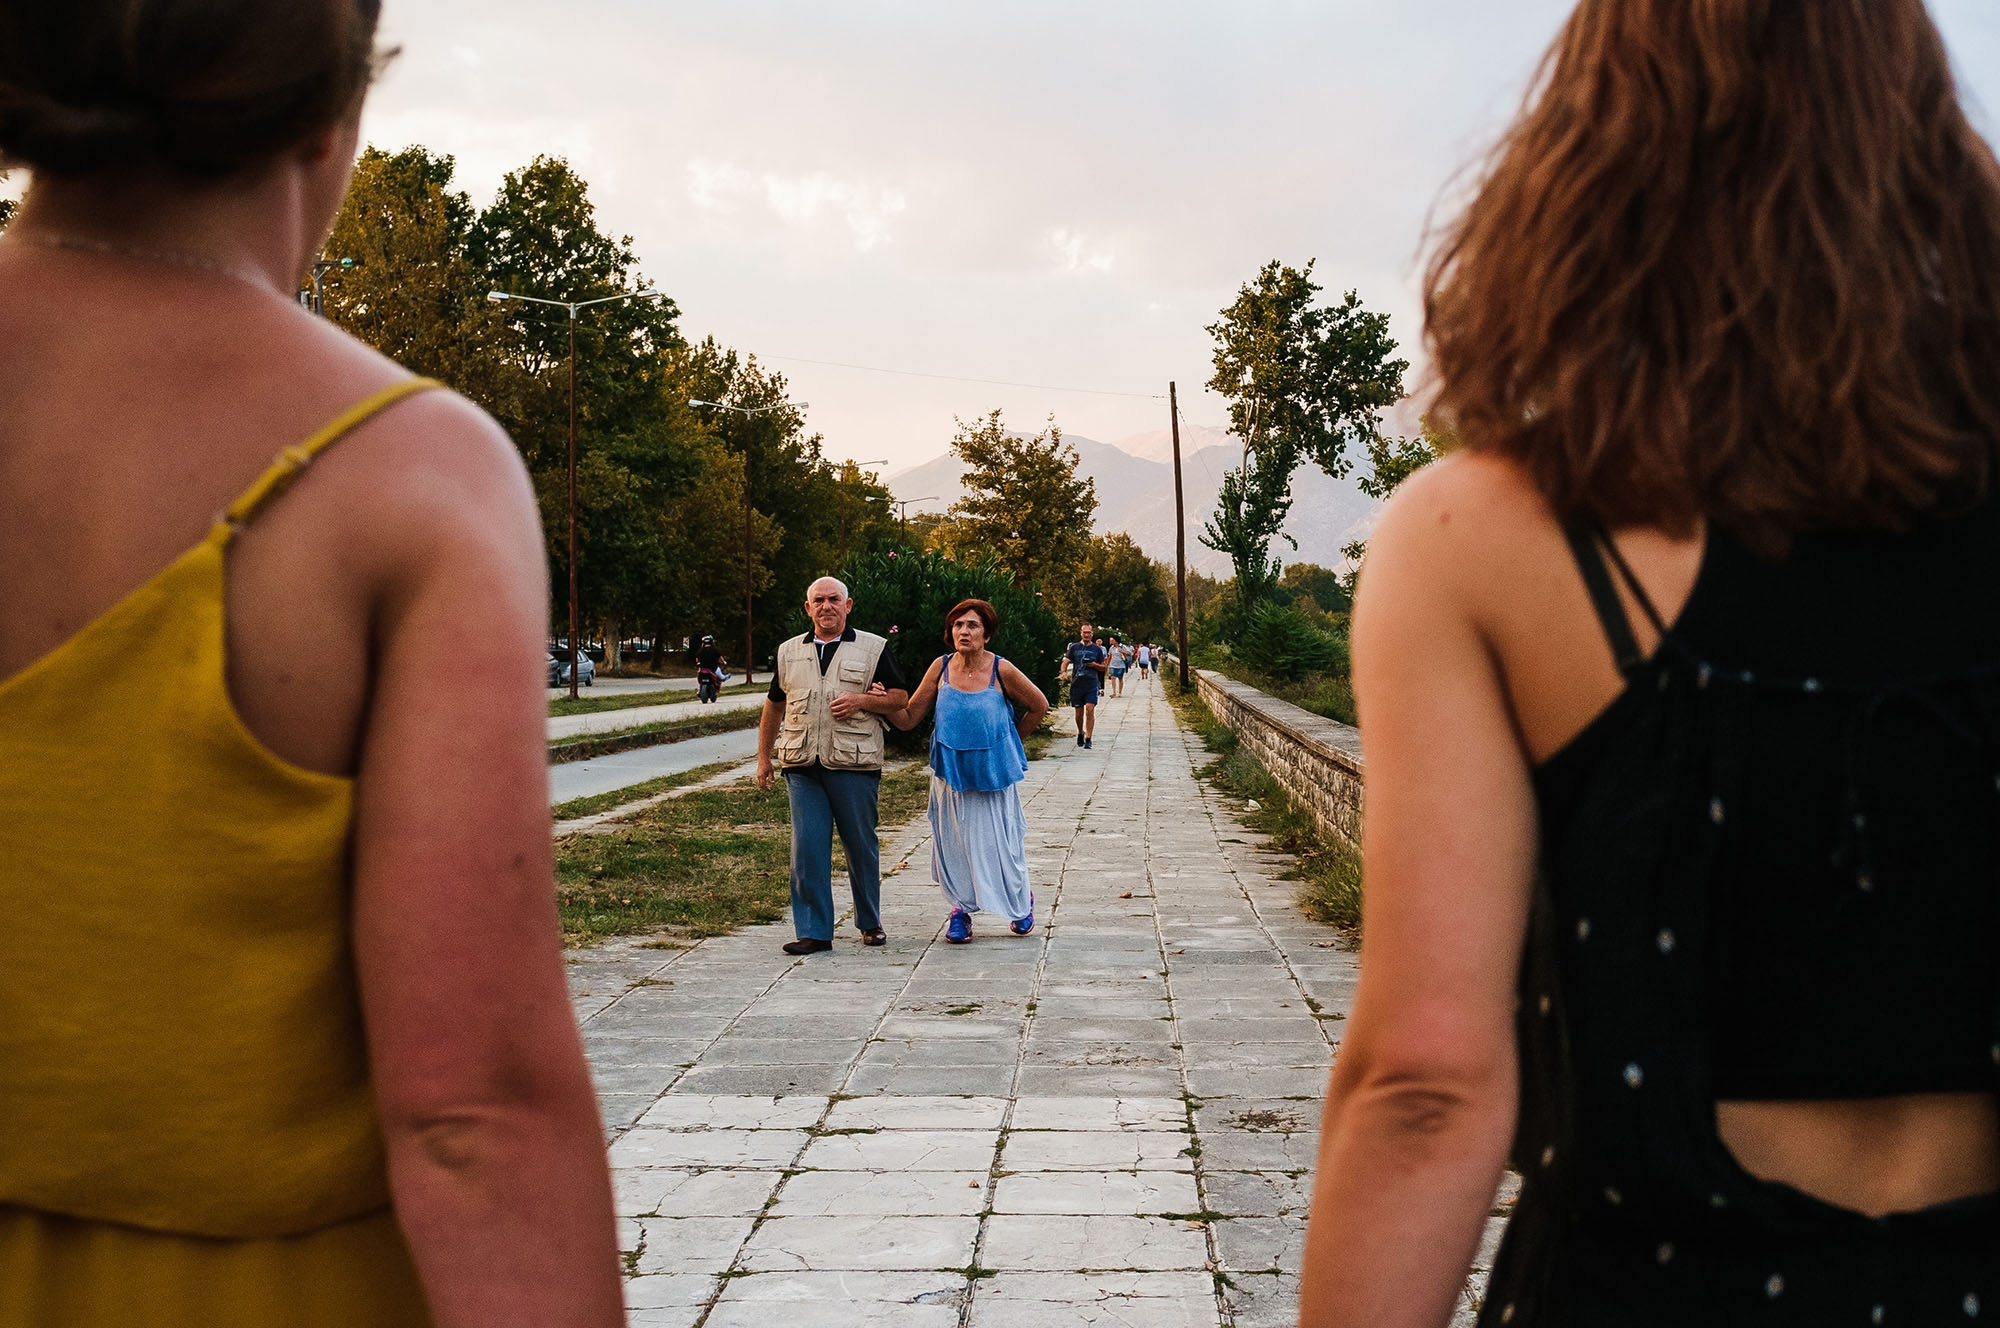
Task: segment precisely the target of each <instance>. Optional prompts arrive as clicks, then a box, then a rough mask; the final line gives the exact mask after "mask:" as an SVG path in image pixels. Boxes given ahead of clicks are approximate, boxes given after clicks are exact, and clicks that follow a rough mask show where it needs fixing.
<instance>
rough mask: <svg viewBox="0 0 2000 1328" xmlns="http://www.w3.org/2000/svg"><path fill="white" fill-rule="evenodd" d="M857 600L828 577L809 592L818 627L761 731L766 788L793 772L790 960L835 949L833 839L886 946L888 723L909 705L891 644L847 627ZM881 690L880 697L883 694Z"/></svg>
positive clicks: (790, 654)
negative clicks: (883, 834) (882, 821)
mask: <svg viewBox="0 0 2000 1328" xmlns="http://www.w3.org/2000/svg"><path fill="white" fill-rule="evenodd" d="M853 611H854V601H853V599H851V598H850V597H849V596H848V593H847V587H846V585H844V584H843V583H842V582H840V581H839V580H837V579H836V578H834V577H830V576H823V577H821V578H820V579H819V580H817V581H815V582H813V583H812V585H811V586H810V587H808V588H807V590H806V615H807V616H808V617H810V618H811V619H812V624H813V628H812V630H811V631H810V632H807V633H806V634H805V635H804V636H795V637H792V638H791V639H790V640H788V641H785V642H784V643H783V644H781V645H780V646H779V647H778V666H777V672H776V673H775V674H774V675H773V677H772V678H771V690H770V692H769V693H768V694H767V695H766V696H765V698H764V714H763V717H762V719H761V720H760V721H759V723H758V725H757V786H758V787H759V788H762V789H769V788H770V787H771V779H772V769H773V760H774V758H775V762H776V766H777V768H778V769H781V770H783V771H784V775H785V794H786V797H787V799H788V800H789V802H790V803H791V808H792V928H793V930H794V932H795V933H796V936H797V939H795V940H790V941H787V942H785V944H784V946H783V947H781V948H782V949H783V950H784V952H785V953H786V954H794V955H809V954H817V953H819V952H820V951H822V950H831V949H832V948H833V835H834V831H835V830H836V829H837V830H838V831H839V832H840V846H841V848H843V849H844V850H846V852H847V880H848V885H849V887H850V889H852V891H853V892H854V926H855V929H856V930H857V931H859V932H860V933H861V941H862V944H864V945H882V944H885V943H886V942H887V941H888V939H889V938H888V935H887V933H885V932H884V931H883V930H882V846H881V843H880V841H879V840H877V839H876V837H875V814H876V799H877V796H878V795H879V794H880V792H881V788H882V718H881V717H882V716H883V715H885V714H887V713H888V712H889V711H891V710H900V709H902V707H903V706H904V705H905V704H906V703H907V702H908V701H909V699H910V694H909V692H908V691H907V690H905V687H904V683H903V672H902V670H901V669H899V668H898V667H897V666H896V657H895V656H894V655H892V654H890V653H889V649H888V645H889V643H888V642H887V641H886V640H884V639H883V638H882V637H879V636H877V635H875V634H874V633H873V632H857V631H855V630H854V628H852V627H849V626H848V625H847V618H848V615H849V614H851V613H852V612H853ZM877 688H879V690H871V689H877Z"/></svg>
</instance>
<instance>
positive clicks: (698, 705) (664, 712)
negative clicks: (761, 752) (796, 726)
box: [549, 691, 764, 742]
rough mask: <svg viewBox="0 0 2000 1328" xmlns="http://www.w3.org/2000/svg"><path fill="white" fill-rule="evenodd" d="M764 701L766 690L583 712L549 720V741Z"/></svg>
mask: <svg viewBox="0 0 2000 1328" xmlns="http://www.w3.org/2000/svg"><path fill="white" fill-rule="evenodd" d="M763 704H764V693H762V692H761V691H759V692H737V693H735V694H734V695H730V696H719V697H717V698H716V699H715V700H713V701H709V702H706V703H704V702H701V701H670V702H667V703H666V704H665V705H652V706H632V707H631V708H630V709H627V710H593V711H591V712H590V713H588V714H584V715H560V716H557V717H556V718H554V719H551V720H550V721H549V741H550V742H559V741H561V740H562V739H564V738H574V737H577V736H579V735H581V734H585V733H611V732H613V731H615V730H618V729H631V728H637V727H639V725H641V724H657V723H659V722H661V721H662V720H668V719H687V718H690V717H692V716H694V715H705V714H710V713H715V712H721V711H725V710H754V709H756V708H758V707H759V706H762V705H763Z"/></svg>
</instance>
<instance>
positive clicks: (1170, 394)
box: [1167, 383, 1188, 690]
mask: <svg viewBox="0 0 2000 1328" xmlns="http://www.w3.org/2000/svg"><path fill="white" fill-rule="evenodd" d="M1167 414H1169V415H1171V416H1172V417H1173V419H1172V425H1173V431H1174V594H1175V599H1176V600H1177V601H1178V605H1179V612H1178V613H1176V614H1175V615H1174V649H1175V650H1176V651H1178V652H1179V654H1180V657H1181V688H1182V690H1186V688H1187V685H1188V644H1187V503H1186V500H1185V499H1184V498H1182V496H1181V403H1180V398H1179V396H1178V395H1176V392H1175V387H1174V384H1172V383H1168V384H1167Z"/></svg>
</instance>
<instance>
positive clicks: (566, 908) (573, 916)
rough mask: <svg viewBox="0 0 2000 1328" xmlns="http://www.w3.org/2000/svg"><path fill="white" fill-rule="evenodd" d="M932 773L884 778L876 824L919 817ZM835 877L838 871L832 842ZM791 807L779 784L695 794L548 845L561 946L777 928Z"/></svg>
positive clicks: (785, 892)
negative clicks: (605, 830) (608, 828)
mask: <svg viewBox="0 0 2000 1328" xmlns="http://www.w3.org/2000/svg"><path fill="white" fill-rule="evenodd" d="M929 796H930V771H929V770H928V769H926V768H924V767H921V766H919V767H917V768H915V769H910V770H900V771H896V772H894V773H891V774H885V775H884V776H883V777H882V793H881V799H880V802H879V803H878V807H879V812H880V821H881V824H882V825H883V826H884V827H885V828H886V827H894V826H896V825H899V824H900V823H901V822H903V821H906V820H908V819H909V818H910V817H911V816H914V815H915V814H916V813H917V812H918V811H920V810H922V808H923V806H924V804H925V802H926V801H927V800H928V798H929ZM833 847H834V855H835V856H834V871H835V872H836V873H839V872H840V871H842V870H844V869H845V860H844V855H843V854H842V853H841V849H840V842H839V840H838V838H836V839H835V841H834V846H833ZM791 852H792V832H791V809H790V806H789V805H788V803H787V801H786V798H785V789H784V786H783V785H782V784H774V785H773V786H772V788H771V791H770V792H768V793H766V792H764V791H763V790H762V789H759V788H758V787H757V786H756V785H754V784H749V785H733V786H730V787H728V788H715V789H699V790H696V791H695V792H692V793H688V794H686V795H685V796H683V797H679V798H674V799H672V800H670V801H667V802H662V803H659V804H657V805H656V806H652V807H647V808H645V809H643V810H641V811H638V812H635V813H634V814H633V815H632V816H631V817H630V818H628V819H627V820H625V821H622V822H620V824H619V825H618V826H617V828H616V829H614V830H613V831H612V832H611V833H609V834H603V835H572V836H570V837H568V838H566V839H564V840H562V841H561V842H559V843H558V844H557V845H556V907H557V910H558V911H559V912H560V914H561V916H562V929H563V942H564V944H566V945H571V946H577V945H589V944H592V943H594V942H596V941H601V940H603V939H605V938H606V937H610V936H627V935H632V934H634V933H638V932H650V931H662V930H665V931H671V932H672V933H673V934H674V935H675V936H678V937H684V938H688V939H695V938H699V937H703V936H722V935H726V934H728V933H729V932H732V931H734V930H736V929H737V928H738V927H743V926H748V925H751V924H753V923H759V922H775V921H776V920H777V919H779V918H781V917H783V916H784V913H785V905H786V904H787V903H789V902H790V899H791V889H790V885H789V882H788V877H789V875H790V872H791Z"/></svg>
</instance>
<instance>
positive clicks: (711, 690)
mask: <svg viewBox="0 0 2000 1328" xmlns="http://www.w3.org/2000/svg"><path fill="white" fill-rule="evenodd" d="M694 663H695V674H694V681H695V694H696V696H698V697H699V698H700V699H701V700H702V701H705V702H706V701H713V700H714V699H715V698H716V696H717V695H718V694H720V693H721V691H722V664H723V659H722V651H721V650H719V649H717V648H716V644H715V638H714V637H712V636H704V637H703V638H701V649H699V650H697V651H696V652H695V656H694Z"/></svg>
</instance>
